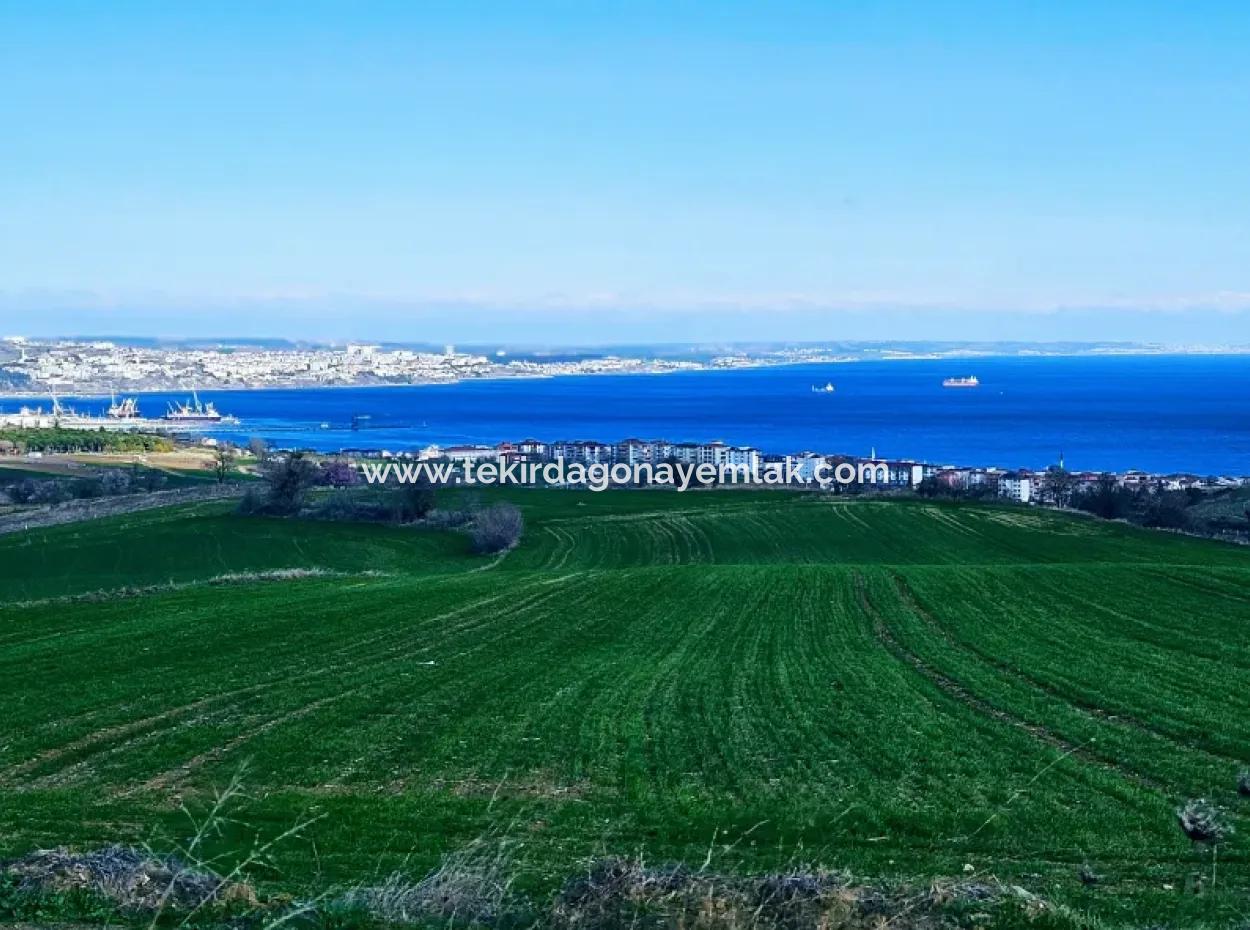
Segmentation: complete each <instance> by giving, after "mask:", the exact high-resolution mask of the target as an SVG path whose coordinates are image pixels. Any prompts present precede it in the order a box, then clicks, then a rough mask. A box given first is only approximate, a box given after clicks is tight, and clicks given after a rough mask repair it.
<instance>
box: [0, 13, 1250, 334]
mask: <svg viewBox="0 0 1250 930" xmlns="http://www.w3.org/2000/svg"><path fill="white" fill-rule="evenodd" d="M1248 47H1250V5H1248V4H1245V3H1244V2H1213V0H1195V2H1191V3H1175V2H1169V3H1152V2H1147V0H1140V2H1128V0H1119V2H1097V0H1086V2H1064V0H1051V2H1037V3H1012V2H993V3H990V2H986V3H979V2H963V3H943V2H941V0H926V2H913V3H904V2H898V3H870V2H849V0H847V2H841V0H824V2H819V3H804V2H785V0H777V2H769V3H762V2H759V0H751V2H736V0H724V2H706V3H685V2H679V0H665V2H648V0H636V2H630V3H612V2H594V3H587V2H584V0H578V2H567V3H543V2H533V3H488V2H475V0H460V2H448V3H441V2H396V3H390V2H368V0H364V2H339V3H325V2H316V0H298V2H289V0H267V2H264V3H255V2H242V3H232V2H229V0H219V2H214V3H203V4H191V3H167V2H159V3H158V2H153V3H137V2H126V0H112V2H109V3H95V2H82V3H77V2H72V0H63V2H56V3H47V2H43V0H35V2H16V0H0V88H3V91H0V331H2V332H3V333H22V334H30V335H52V334H70V333H92V334H119V335H160V336H212V335H221V336H227V335H248V336H285V337H296V338H327V339H334V338H372V339H428V340H430V341H436V342H437V341H464V342H471V341H488V340H489V341H496V340H513V341H532V342H544V343H559V342H569V343H573V342H576V343H588V342H611V341H614V340H621V341H633V340H651V341H680V340H693V341H700V340H709V339H723V340H728V339H751V340H759V339H766V338H776V339H809V340H813V341H819V340H821V339H835V338H838V339H872V338H895V337H897V338H903V337H914V338H927V339H931V338H942V337H943V336H949V337H950V338H974V337H978V338H991V339H994V338H998V339H1008V338H1026V339H1045V338H1054V339H1073V338H1083V337H1084V338H1089V339H1108V338H1117V337H1118V338H1125V339H1144V340H1167V341H1172V342H1181V341H1184V342H1195V343H1208V344H1210V343H1220V342H1224V343H1227V342H1245V343H1250V55H1247V54H1246V52H1245V50H1246V49H1247V48H1248Z"/></svg>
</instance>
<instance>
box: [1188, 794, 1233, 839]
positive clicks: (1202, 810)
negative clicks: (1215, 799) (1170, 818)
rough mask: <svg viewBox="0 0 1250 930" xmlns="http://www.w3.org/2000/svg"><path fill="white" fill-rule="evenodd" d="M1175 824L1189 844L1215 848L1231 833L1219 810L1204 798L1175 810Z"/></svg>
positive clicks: (1189, 802) (1230, 828)
mask: <svg viewBox="0 0 1250 930" xmlns="http://www.w3.org/2000/svg"><path fill="white" fill-rule="evenodd" d="M1176 820H1177V824H1178V825H1179V826H1180V828H1181V832H1182V833H1184V834H1185V836H1187V837H1189V840H1190V842H1193V843H1202V844H1203V845H1205V846H1216V845H1218V844H1219V843H1221V842H1223V841H1224V839H1225V838H1226V837H1227V836H1228V834H1229V833H1231V832H1232V827H1230V826H1229V825H1228V824H1227V823H1226V822H1225V821H1224V817H1223V815H1222V814H1221V813H1220V812H1219V810H1218V809H1217V808H1216V807H1215V806H1214V805H1213V804H1211V802H1210V801H1208V800H1206V799H1205V798H1197V799H1196V800H1192V801H1188V802H1186V803H1185V804H1184V805H1183V806H1182V807H1179V808H1177V809H1176Z"/></svg>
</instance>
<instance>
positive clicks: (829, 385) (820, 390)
mask: <svg viewBox="0 0 1250 930" xmlns="http://www.w3.org/2000/svg"><path fill="white" fill-rule="evenodd" d="M833 392H834V387H833V382H832V381H826V382H825V386H824V387H821V386H820V385H818V384H813V385H812V393H813V394H832V393H833Z"/></svg>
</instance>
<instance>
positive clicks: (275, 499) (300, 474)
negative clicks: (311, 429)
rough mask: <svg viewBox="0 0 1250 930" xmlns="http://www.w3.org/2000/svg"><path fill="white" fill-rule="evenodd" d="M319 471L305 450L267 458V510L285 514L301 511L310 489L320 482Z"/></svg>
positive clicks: (265, 473)
mask: <svg viewBox="0 0 1250 930" xmlns="http://www.w3.org/2000/svg"><path fill="white" fill-rule="evenodd" d="M319 471H320V470H319V469H318V468H317V465H316V464H315V463H314V462H313V461H312V460H311V459H309V458H308V456H307V455H306V454H305V453H303V452H292V453H291V454H290V455H287V456H284V457H281V458H274V459H269V460H267V461H266V462H265V468H264V475H265V484H266V495H265V503H264V507H263V510H264V512H266V513H272V514H280V515H283V516H289V515H291V514H296V513H299V511H300V509H301V508H302V507H303V506H304V500H305V498H306V497H307V496H308V491H309V490H310V489H311V488H312V487H313V486H314V485H315V484H316V483H317V476H318V474H319Z"/></svg>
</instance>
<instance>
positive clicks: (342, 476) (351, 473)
mask: <svg viewBox="0 0 1250 930" xmlns="http://www.w3.org/2000/svg"><path fill="white" fill-rule="evenodd" d="M321 482H322V483H323V484H328V485H329V486H330V487H332V488H350V487H354V486H355V485H357V484H359V483H360V472H358V471H357V470H356V466H355V465H353V464H352V463H351V462H349V461H347V460H346V459H332V460H330V461H328V462H322V463H321Z"/></svg>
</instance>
